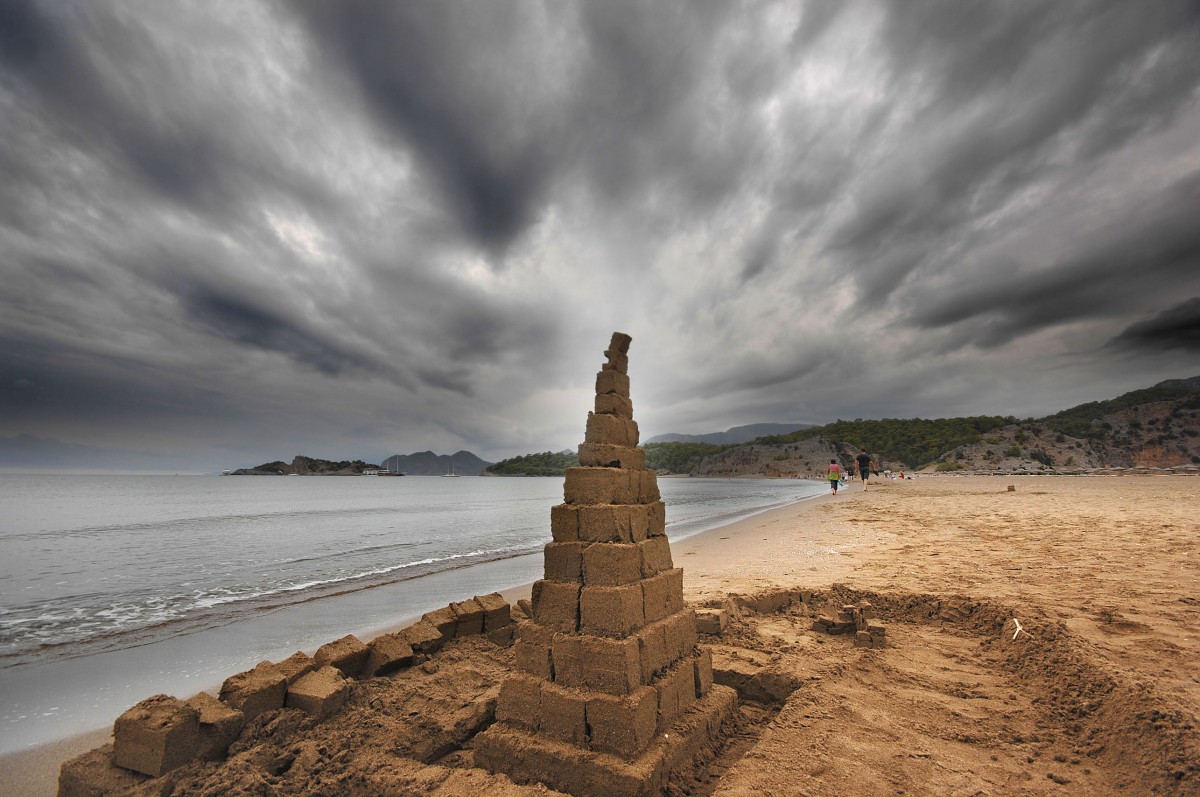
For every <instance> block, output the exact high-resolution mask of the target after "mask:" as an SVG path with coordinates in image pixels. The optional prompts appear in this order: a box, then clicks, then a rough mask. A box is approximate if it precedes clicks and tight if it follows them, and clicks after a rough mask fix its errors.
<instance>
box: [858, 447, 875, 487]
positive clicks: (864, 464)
mask: <svg viewBox="0 0 1200 797" xmlns="http://www.w3.org/2000/svg"><path fill="white" fill-rule="evenodd" d="M854 461H855V462H857V463H858V472H859V473H860V474H861V475H862V480H863V489H864V490H865V489H867V479H869V478H870V477H871V455H870V454H868V453H867V449H865V448H864V449H863V450H862V453H860V454H859V455H858V456H857V457H855V458H854Z"/></svg>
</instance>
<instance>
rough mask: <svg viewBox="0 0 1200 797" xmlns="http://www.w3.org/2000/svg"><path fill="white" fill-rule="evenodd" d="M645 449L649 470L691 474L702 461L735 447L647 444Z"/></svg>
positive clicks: (700, 444) (703, 444) (704, 444)
mask: <svg viewBox="0 0 1200 797" xmlns="http://www.w3.org/2000/svg"><path fill="white" fill-rule="evenodd" d="M643 448H645V449H646V467H647V468H650V469H651V470H667V471H670V472H671V473H691V472H692V471H693V470H695V468H696V466H697V465H699V464H700V460H702V459H704V458H705V457H707V456H708V455H710V454H715V453H717V452H718V451H724V450H725V449H727V448H734V446H732V445H714V444H713V443H647V444H646V445H645V446H643Z"/></svg>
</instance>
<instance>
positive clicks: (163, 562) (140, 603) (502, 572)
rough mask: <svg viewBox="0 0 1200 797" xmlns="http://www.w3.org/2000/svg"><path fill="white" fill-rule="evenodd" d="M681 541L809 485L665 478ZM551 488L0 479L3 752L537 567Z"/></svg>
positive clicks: (556, 489) (306, 480) (522, 579)
mask: <svg viewBox="0 0 1200 797" xmlns="http://www.w3.org/2000/svg"><path fill="white" fill-rule="evenodd" d="M660 489H661V491H662V493H663V497H664V501H665V502H666V504H667V517H668V526H667V531H668V535H669V536H670V537H671V538H672V539H678V538H680V537H682V536H687V535H689V534H693V533H696V532H699V531H703V530H705V529H708V528H713V527H716V526H719V525H723V524H725V523H729V522H732V521H734V520H737V519H739V518H741V517H745V516H747V515H749V514H753V513H755V512H757V511H762V510H764V509H768V508H771V507H775V506H780V505H783V504H785V503H788V502H790V501H795V500H799V499H802V498H806V497H811V496H813V495H817V494H820V493H821V492H823V489H824V487H823V485H822V484H821V483H817V482H796V481H778V480H723V479H662V480H660ZM561 500H562V480H561V479H554V478H545V479H499V478H470V477H464V478H458V479H439V478H428V477H425V478H423V477H405V478H378V477H344V478H335V477H323V478H317V477H298V478H276V477H226V478H222V477H204V476H58V475H55V476H41V475H38V476H35V475H2V476H0V507H3V516H4V520H3V525H2V527H0V551H2V552H3V556H2V557H0V753H3V752H8V751H12V750H15V749H20V748H22V747H25V746H28V745H30V744H38V743H43V742H46V741H51V740H53V739H56V738H60V737H62V736H66V735H69V734H71V733H75V732H78V731H83V730H89V729H92V728H96V727H101V726H103V725H105V724H107V723H109V722H111V721H112V719H113V718H115V717H116V715H117V714H119V713H120V712H121V711H122V710H124V709H125V708H127V707H128V706H130V705H132V704H133V703H135V702H137V701H138V700H140V699H141V698H143V697H146V696H148V695H150V694H153V693H155V692H166V693H169V694H176V695H179V696H181V697H186V696H189V695H191V694H194V693H195V692H197V691H200V690H201V689H211V688H213V687H214V686H215V685H219V683H220V681H221V680H223V678H224V677H226V676H227V675H230V674H232V673H234V672H238V671H240V670H242V669H246V668H248V667H250V666H253V665H254V664H255V663H257V662H258V661H261V660H263V659H278V658H282V657H285V656H287V655H290V654H291V653H292V652H294V651H295V650H297V649H299V650H307V651H309V652H311V651H312V650H314V649H315V648H316V647H318V646H319V645H321V644H324V643H325V642H328V641H330V640H332V639H336V638H338V637H340V636H342V635H344V634H346V633H358V634H366V633H368V632H370V631H371V630H377V629H379V628H382V627H385V626H388V625H392V624H395V623H398V622H402V621H404V620H405V619H407V618H409V617H413V616H418V615H420V614H421V613H423V612H425V611H428V610H430V609H433V608H436V607H438V606H443V605H445V604H446V603H447V602H448V601H450V600H460V599H462V598H464V597H469V596H470V595H474V594H483V593H487V592H491V591H494V590H497V589H504V588H508V587H512V586H516V585H518V584H523V583H528V582H529V581H532V580H534V579H536V578H539V577H540V575H541V567H542V561H541V556H540V552H541V548H542V546H543V545H544V544H545V543H546V541H547V540H548V539H549V536H550V534H549V516H550V507H551V506H552V505H553V504H555V503H558V502H560V501H561Z"/></svg>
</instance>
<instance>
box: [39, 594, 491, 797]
mask: <svg viewBox="0 0 1200 797" xmlns="http://www.w3.org/2000/svg"><path fill="white" fill-rule="evenodd" d="M446 616H449V617H451V618H453V623H451V624H450V625H449V626H448V627H447V626H445V625H443V626H441V627H439V625H438V623H437V620H439V619H442V618H444V617H446ZM468 634H486V635H487V636H488V638H489V639H491V640H492V641H493V642H495V643H496V644H499V645H510V644H512V641H513V637H514V634H515V632H514V625H513V620H512V612H511V608H510V607H509V605H508V602H507V601H505V600H504V598H503V597H501V595H500V594H499V593H495V592H493V593H491V594H489V595H476V596H475V597H473V598H471V599H470V600H467V601H463V602H461V603H452V604H450V605H449V606H447V607H445V608H443V609H438V610H437V611H435V612H429V613H427V614H426V615H425V616H424V617H423V618H422V619H421V620H420V621H418V622H417V623H414V624H413V625H410V626H408V627H407V628H404V629H402V630H400V631H398V632H396V633H393V634H384V635H382V636H379V637H376V638H375V639H373V640H371V641H370V642H369V643H363V642H362V641H361V640H359V639H358V638H357V637H355V636H353V635H347V636H344V637H342V638H341V639H338V640H335V641H333V642H330V643H328V644H326V645H322V646H321V647H320V648H318V649H317V652H316V653H315V654H314V655H312V656H309V655H308V654H306V653H303V652H300V651H297V652H296V653H294V654H292V655H291V656H289V657H288V658H286V659H284V660H283V661H279V662H270V661H264V662H260V663H259V664H257V665H255V667H254V668H253V669H251V670H247V671H245V672H241V673H238V674H236V675H233V676H230V677H229V678H227V679H225V682H224V683H223V684H222V685H221V690H220V693H219V694H220V697H219V698H217V697H213V696H212V695H210V694H207V693H205V692H201V693H200V694H198V695H195V696H194V697H191V698H189V699H188V700H187V701H182V702H181V701H179V700H177V699H176V698H174V697H170V696H168V695H155V696H154V697H150V698H147V699H146V700H143V701H142V702H140V703H138V704H137V705H136V706H134V707H132V708H130V709H129V710H128V711H126V712H125V713H124V714H122V715H121V716H120V717H119V718H117V721H116V723H115V724H114V725H113V743H112V744H110V745H105V746H103V747H98V748H96V749H94V750H91V751H89V752H87V753H84V754H83V755H81V756H77V757H76V758H73V759H71V760H70V761H67V762H66V763H65V764H63V766H62V769H61V771H60V774H59V789H58V793H59V795H60V797H84V795H86V796H87V797H96V795H105V794H123V793H125V792H126V791H128V790H129V789H131V788H132V787H133V786H135V785H137V784H139V783H141V782H142V781H143V780H145V779H146V778H147V776H148V777H152V778H153V777H159V776H160V775H163V774H165V773H167V772H169V771H171V770H173V769H176V768H177V767H180V766H183V765H184V764H187V763H189V762H191V761H194V760H201V761H219V760H222V759H224V758H225V756H226V754H227V752H228V750H229V746H230V745H232V744H233V743H234V742H235V741H237V738H238V737H239V736H240V735H241V733H242V730H243V729H244V728H245V727H246V724H247V723H249V722H250V721H251V720H253V719H255V718H256V717H258V716H259V715H261V714H264V713H266V712H268V711H275V710H278V709H281V708H285V707H286V708H294V709H299V710H301V711H304V712H307V713H308V714H311V715H313V716H314V717H316V718H317V719H324V718H326V717H329V716H330V715H332V714H335V713H336V712H338V711H339V710H341V708H342V707H343V706H344V705H345V703H346V701H347V700H348V699H349V696H350V687H351V683H352V680H353V679H355V678H373V677H377V676H382V675H388V674H390V673H394V672H397V671H398V670H401V669H403V668H405V667H409V666H411V665H413V664H415V663H417V662H418V660H421V661H423V660H424V657H425V656H427V655H430V654H432V653H434V652H436V651H437V650H438V649H439V648H440V647H441V646H442V645H443V644H445V642H447V641H449V640H450V639H453V638H454V637H457V636H466V635H468Z"/></svg>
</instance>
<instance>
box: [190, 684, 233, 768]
mask: <svg viewBox="0 0 1200 797" xmlns="http://www.w3.org/2000/svg"><path fill="white" fill-rule="evenodd" d="M187 704H188V705H189V706H191V707H192V708H194V709H196V711H198V712H199V713H200V752H199V754H198V756H197V757H198V758H202V759H204V760H206V761H220V760H221V759H223V758H224V757H225V754H226V753H227V752H228V751H229V745H231V744H233V743H234V742H235V741H237V738H238V736H240V735H241V733H242V728H244V727H246V715H245V714H243V713H242V712H240V711H238V710H237V709H236V708H230V707H229V706H227V705H225V704H224V703H222V702H221V701H220V700H218V699H217V698H215V697H213V696H212V695H210V694H209V693H208V692H201V693H200V694H197V695H193V696H192V697H189V698H188V699H187Z"/></svg>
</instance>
